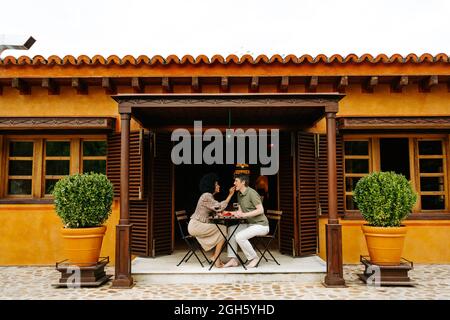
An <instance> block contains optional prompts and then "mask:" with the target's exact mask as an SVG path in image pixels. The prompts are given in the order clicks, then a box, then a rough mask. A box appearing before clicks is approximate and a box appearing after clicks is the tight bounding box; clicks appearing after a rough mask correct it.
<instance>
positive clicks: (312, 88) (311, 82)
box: [306, 76, 319, 92]
mask: <svg viewBox="0 0 450 320" xmlns="http://www.w3.org/2000/svg"><path fill="white" fill-rule="evenodd" d="M318 85H319V77H318V76H312V77H310V78H309V79H308V80H307V83H306V91H307V92H316V90H317V86H318Z"/></svg>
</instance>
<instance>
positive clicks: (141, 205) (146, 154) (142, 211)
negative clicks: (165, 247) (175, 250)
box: [130, 131, 152, 257]
mask: <svg viewBox="0 0 450 320" xmlns="http://www.w3.org/2000/svg"><path fill="white" fill-rule="evenodd" d="M130 140H131V139H130ZM139 141H140V143H139V148H140V151H139V155H140V158H141V167H140V170H141V174H142V175H141V177H140V180H141V184H140V187H139V190H138V192H139V196H140V198H141V199H134V200H130V223H132V224H133V228H132V231H131V253H132V254H135V255H139V256H144V257H149V256H151V253H152V250H151V241H150V228H149V224H150V210H149V208H150V200H149V193H150V190H149V187H148V186H149V183H150V175H149V174H150V170H149V168H150V165H151V159H150V156H151V155H152V144H151V142H152V140H151V133H150V132H146V131H145V132H144V131H141V133H140V137H139ZM135 148H136V144H135V145H134V146H133V153H134V154H136V153H137V152H136V150H135ZM130 153H131V146H130ZM130 156H131V155H130ZM130 166H131V159H130ZM130 180H131V176H130ZM136 180H137V179H136Z"/></svg>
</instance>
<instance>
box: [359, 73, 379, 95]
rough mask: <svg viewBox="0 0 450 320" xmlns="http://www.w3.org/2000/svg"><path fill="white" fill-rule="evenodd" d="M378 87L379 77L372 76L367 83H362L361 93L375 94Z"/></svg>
mask: <svg viewBox="0 0 450 320" xmlns="http://www.w3.org/2000/svg"><path fill="white" fill-rule="evenodd" d="M377 85H378V77H377V76H372V77H370V78H369V79H368V80H367V81H365V82H362V83H361V89H362V90H361V91H362V92H364V93H373V90H374V89H375V87H376V86H377Z"/></svg>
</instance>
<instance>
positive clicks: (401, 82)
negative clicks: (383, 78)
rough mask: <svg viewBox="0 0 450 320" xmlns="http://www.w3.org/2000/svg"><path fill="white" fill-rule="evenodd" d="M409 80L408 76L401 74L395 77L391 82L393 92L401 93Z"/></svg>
mask: <svg viewBox="0 0 450 320" xmlns="http://www.w3.org/2000/svg"><path fill="white" fill-rule="evenodd" d="M408 82H409V79H408V76H400V77H397V78H395V79H394V80H393V81H392V83H391V92H395V93H401V92H402V91H403V87H406V86H407V85H408Z"/></svg>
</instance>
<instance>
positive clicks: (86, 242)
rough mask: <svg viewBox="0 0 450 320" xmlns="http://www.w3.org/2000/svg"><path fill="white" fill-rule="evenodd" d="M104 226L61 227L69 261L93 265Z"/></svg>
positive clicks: (97, 256) (96, 258)
mask: <svg viewBox="0 0 450 320" xmlns="http://www.w3.org/2000/svg"><path fill="white" fill-rule="evenodd" d="M105 232H106V226H101V227H94V228H77V229H69V228H62V229H61V233H62V236H63V244H64V250H65V253H66V258H67V259H69V263H70V264H73V265H77V266H80V267H86V266H92V265H95V264H96V263H97V261H98V258H99V257H100V250H101V248H102V242H103V236H104V235H105Z"/></svg>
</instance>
